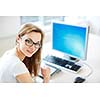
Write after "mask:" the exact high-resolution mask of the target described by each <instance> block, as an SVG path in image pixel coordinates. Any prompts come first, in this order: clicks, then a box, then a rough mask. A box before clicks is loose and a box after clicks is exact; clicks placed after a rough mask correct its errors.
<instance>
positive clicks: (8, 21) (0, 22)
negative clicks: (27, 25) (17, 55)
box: [0, 16, 20, 37]
mask: <svg viewBox="0 0 100 100" xmlns="http://www.w3.org/2000/svg"><path fill="white" fill-rule="evenodd" d="M19 26H20V17H18V16H0V37H7V36H12V35H15V34H16V33H17V31H18V28H19Z"/></svg>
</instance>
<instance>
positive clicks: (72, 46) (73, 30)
mask: <svg viewBox="0 0 100 100" xmlns="http://www.w3.org/2000/svg"><path fill="white" fill-rule="evenodd" d="M86 48H87V28H86V27H81V26H75V25H67V24H62V23H53V49H55V50H58V51H60V52H63V53H65V54H67V55H69V56H71V57H74V58H79V59H83V60H84V59H86Z"/></svg>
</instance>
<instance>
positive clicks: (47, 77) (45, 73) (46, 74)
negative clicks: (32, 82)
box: [41, 67, 50, 83]
mask: <svg viewBox="0 0 100 100" xmlns="http://www.w3.org/2000/svg"><path fill="white" fill-rule="evenodd" d="M41 74H42V75H43V78H44V81H43V82H44V83H48V82H49V80H50V68H49V67H44V68H41Z"/></svg>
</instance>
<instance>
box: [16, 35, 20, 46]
mask: <svg viewBox="0 0 100 100" xmlns="http://www.w3.org/2000/svg"><path fill="white" fill-rule="evenodd" d="M19 41H20V37H19V35H17V37H16V44H17V43H19Z"/></svg>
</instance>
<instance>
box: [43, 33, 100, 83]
mask: <svg viewBox="0 0 100 100" xmlns="http://www.w3.org/2000/svg"><path fill="white" fill-rule="evenodd" d="M99 52H100V37H99V36H96V35H93V34H89V41H88V51H87V60H86V61H85V62H86V63H87V64H88V65H90V66H91V68H92V69H93V73H92V74H91V75H90V76H89V77H87V78H86V81H85V83H98V82H100V53H99ZM48 53H51V45H49V44H48V43H47V44H45V45H44V47H43V52H42V56H45V55H46V54H48ZM86 71H87V70H82V71H81V72H79V73H77V74H74V73H71V72H69V71H65V70H62V71H61V72H60V73H57V74H55V75H54V76H53V77H51V81H50V82H54V83H72V82H74V79H75V78H76V77H77V76H84V75H85V72H86Z"/></svg>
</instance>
